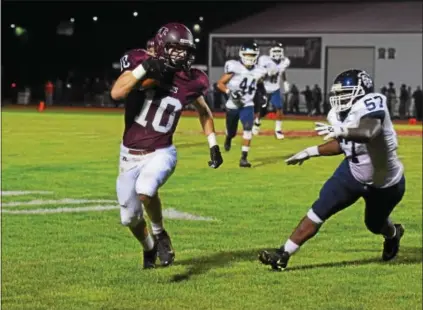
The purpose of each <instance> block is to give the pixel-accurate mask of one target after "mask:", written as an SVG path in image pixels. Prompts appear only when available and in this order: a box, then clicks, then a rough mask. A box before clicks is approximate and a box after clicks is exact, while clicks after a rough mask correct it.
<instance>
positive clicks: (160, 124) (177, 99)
mask: <svg viewBox="0 0 423 310" xmlns="http://www.w3.org/2000/svg"><path fill="white" fill-rule="evenodd" d="M149 57H151V56H150V55H148V54H147V52H146V51H145V50H143V49H134V50H131V51H129V52H128V53H126V54H125V55H124V56H123V57H122V58H121V70H122V72H123V71H127V70H133V69H135V68H136V67H137V66H138V65H139V64H141V63H142V62H143V61H145V60H146V59H148V58H149ZM166 84H167V85H169V86H170V87H166V88H163V87H160V86H154V87H153V88H151V89H147V90H143V89H141V88H139V89H134V90H133V91H131V93H130V94H129V95H128V97H127V98H126V102H125V131H124V133H123V145H124V146H126V147H128V148H133V149H143V150H155V149H159V148H164V147H167V146H170V145H172V143H173V141H172V140H173V134H174V132H175V129H176V126H177V124H178V121H179V118H180V116H181V113H182V109H183V108H184V106H186V105H187V104H190V103H191V102H193V101H194V100H196V99H197V98H198V97H200V96H204V95H205V94H206V92H207V90H208V88H209V80H208V77H207V75H206V74H205V73H204V72H203V71H201V70H197V69H190V71H189V72H184V71H178V72H176V73H175V74H174V75H173V77H172V78H171V80H170V81H166Z"/></svg>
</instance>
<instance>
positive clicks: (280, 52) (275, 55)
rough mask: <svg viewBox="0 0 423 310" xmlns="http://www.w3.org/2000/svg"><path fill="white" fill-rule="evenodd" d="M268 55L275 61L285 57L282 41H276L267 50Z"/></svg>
mask: <svg viewBox="0 0 423 310" xmlns="http://www.w3.org/2000/svg"><path fill="white" fill-rule="evenodd" d="M269 56H270V58H272V59H273V60H275V61H277V62H279V61H281V60H282V59H283V58H285V54H284V49H283V46H282V43H278V44H276V45H275V46H273V47H271V48H270V51H269Z"/></svg>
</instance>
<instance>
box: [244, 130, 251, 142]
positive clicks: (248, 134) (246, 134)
mask: <svg viewBox="0 0 423 310" xmlns="http://www.w3.org/2000/svg"><path fill="white" fill-rule="evenodd" d="M242 138H243V139H245V140H251V139H252V138H253V133H252V132H251V130H245V131H244V132H243V134H242Z"/></svg>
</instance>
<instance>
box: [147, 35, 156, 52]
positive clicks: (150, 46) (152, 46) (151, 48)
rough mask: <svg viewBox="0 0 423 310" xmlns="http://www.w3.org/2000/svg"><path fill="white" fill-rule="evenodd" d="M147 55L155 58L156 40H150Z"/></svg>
mask: <svg viewBox="0 0 423 310" xmlns="http://www.w3.org/2000/svg"><path fill="white" fill-rule="evenodd" d="M147 53H148V55H150V56H154V55H155V52H154V38H151V39H150V40H148V41H147Z"/></svg>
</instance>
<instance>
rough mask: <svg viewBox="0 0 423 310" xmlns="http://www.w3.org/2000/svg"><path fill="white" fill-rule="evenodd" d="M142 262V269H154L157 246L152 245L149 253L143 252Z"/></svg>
mask: <svg viewBox="0 0 423 310" xmlns="http://www.w3.org/2000/svg"><path fill="white" fill-rule="evenodd" d="M143 256H144V262H143V268H144V269H154V268H156V260H157V245H154V248H152V249H151V250H150V251H144V252H143Z"/></svg>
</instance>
